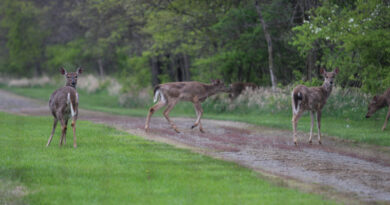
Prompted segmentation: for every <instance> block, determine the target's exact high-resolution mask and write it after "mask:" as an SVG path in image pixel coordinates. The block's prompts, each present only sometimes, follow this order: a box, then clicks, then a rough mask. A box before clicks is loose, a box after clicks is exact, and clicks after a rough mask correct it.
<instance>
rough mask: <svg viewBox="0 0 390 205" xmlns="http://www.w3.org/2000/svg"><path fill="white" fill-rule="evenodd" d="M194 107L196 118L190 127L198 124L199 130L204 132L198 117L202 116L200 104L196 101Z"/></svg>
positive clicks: (192, 127)
mask: <svg viewBox="0 0 390 205" xmlns="http://www.w3.org/2000/svg"><path fill="white" fill-rule="evenodd" d="M194 107H195V112H196V116H197V119H196V121H195V124H194V125H192V126H191V129H194V128H195V127H196V126H198V125H199V130H200V132H202V133H204V130H203V127H202V123H201V122H200V119H201V118H202V115H203V109H202V105H201V104H200V102H199V101H198V102H195V103H194Z"/></svg>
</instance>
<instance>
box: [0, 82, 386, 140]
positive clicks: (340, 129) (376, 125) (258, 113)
mask: <svg viewBox="0 0 390 205" xmlns="http://www.w3.org/2000/svg"><path fill="white" fill-rule="evenodd" d="M0 88H3V89H6V90H9V91H11V92H14V93H17V94H20V95H24V96H28V97H32V98H36V99H41V100H45V101H46V100H47V99H48V97H49V96H50V94H51V93H52V92H53V90H54V88H52V87H42V88H9V87H4V86H3V87H0ZM79 93H80V107H81V108H84V109H91V110H98V111H104V112H109V113H113V114H119V115H130V116H138V117H145V116H146V114H147V112H148V109H147V108H146V107H145V108H143V109H134V108H123V107H121V106H120V105H119V103H118V99H117V97H115V96H110V95H108V94H107V92H104V91H102V92H98V93H93V94H88V93H86V92H84V91H82V90H80V91H79ZM148 106H150V105H148ZM363 109H365V108H362V107H360V108H359V109H358V111H359V112H358V113H357V112H356V111H355V112H352V111H351V112H348V110H353V109H352V108H351V109H343V110H336V111H334V112H333V113H329V112H330V111H329V108H327V109H324V112H323V114H322V123H321V133H323V134H325V135H327V136H334V137H338V138H342V139H347V140H351V141H354V142H357V143H366V144H373V145H380V146H390V125H389V127H388V128H387V129H386V130H385V131H382V130H381V128H382V125H383V122H384V118H385V115H386V114H385V113H386V112H387V109H382V110H381V111H379V112H377V113H375V114H374V116H373V117H372V118H370V119H365V118H364V114H365V113H364V111H363ZM204 110H205V114H204V118H209V119H218V120H231V121H241V122H247V123H252V124H256V125H260V126H267V127H273V128H279V129H286V130H291V127H292V125H291V111H286V112H274V113H272V112H271V111H267V110H244V111H242V114H241V113H240V112H241V111H240V110H237V111H233V112H229V111H222V112H218V111H215V110H213V108H212V103H209V102H207V103H206V105H204ZM355 110H356V109H355ZM326 111H327V112H326ZM161 112H162V111H159V112H157V113H156V116H161ZM359 113H360V114H359ZM171 116H173V117H178V116H185V117H195V111H194V108H193V106H192V104H191V103H179V104H178V105H177V106H176V107H175V108H174V109H173V111H172V112H171ZM298 130H300V131H304V132H309V131H310V117H309V115H308V114H307V113H306V114H305V115H304V116H303V117H302V118H301V120H300V121H299V123H298ZM314 132H315V133H316V132H317V131H316V126H315V129H314ZM314 139H316V137H315V138H314ZM299 140H304V141H306V140H307V139H303V137H300V138H299Z"/></svg>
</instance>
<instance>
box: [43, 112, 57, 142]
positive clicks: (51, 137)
mask: <svg viewBox="0 0 390 205" xmlns="http://www.w3.org/2000/svg"><path fill="white" fill-rule="evenodd" d="M57 123H58V119H57V118H54V123H53V129H52V130H51V135H50V137H49V141H47V144H46V147H48V146H49V145H50V142H51V140H52V139H53V135H54V132H55V130H56V127H57Z"/></svg>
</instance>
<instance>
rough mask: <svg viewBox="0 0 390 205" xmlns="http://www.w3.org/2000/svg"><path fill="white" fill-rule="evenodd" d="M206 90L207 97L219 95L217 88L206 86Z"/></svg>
mask: <svg viewBox="0 0 390 205" xmlns="http://www.w3.org/2000/svg"><path fill="white" fill-rule="evenodd" d="M205 89H206V93H205V95H206V96H207V97H208V96H212V95H214V94H216V93H218V88H217V87H215V86H214V85H208V84H205Z"/></svg>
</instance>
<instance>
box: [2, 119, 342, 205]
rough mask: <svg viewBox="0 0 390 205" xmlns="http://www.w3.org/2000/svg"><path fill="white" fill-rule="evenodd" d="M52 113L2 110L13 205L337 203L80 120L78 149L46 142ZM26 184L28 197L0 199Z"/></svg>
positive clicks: (5, 185) (6, 189)
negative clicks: (21, 113) (24, 113)
mask: <svg viewBox="0 0 390 205" xmlns="http://www.w3.org/2000/svg"><path fill="white" fill-rule="evenodd" d="M51 124H52V119H51V118H50V117H26V116H16V115H11V114H6V113H1V112H0V130H1V132H0V156H1V157H0V198H2V199H0V202H2V204H7V203H10V202H16V204H25V203H26V204H78V205H79V204H331V203H334V202H331V201H326V200H324V199H323V198H322V197H321V196H318V195H314V194H308V193H302V192H300V191H297V190H294V189H289V188H286V187H280V186H277V185H276V184H273V183H270V182H268V181H267V180H265V179H263V178H262V177H261V176H259V174H258V173H256V172H254V171H251V170H248V169H246V168H243V167H240V166H238V165H236V164H234V163H229V162H223V161H219V160H214V159H211V158H209V157H207V156H202V155H199V154H196V153H192V152H190V151H187V150H182V149H177V148H174V147H172V146H170V145H166V144H161V143H155V142H151V141H147V140H144V139H142V138H140V137H136V136H132V135H129V134H126V133H123V132H120V131H118V130H115V129H113V128H109V127H107V126H104V125H97V124H92V123H90V122H86V121H78V123H77V127H78V128H77V135H78V148H77V149H74V148H72V134H71V133H70V132H68V137H67V144H66V145H65V146H63V147H59V146H58V142H59V134H60V133H59V129H58V130H57V132H56V135H55V137H54V138H53V141H52V144H51V145H50V147H48V148H46V147H45V144H46V141H47V139H48V136H49V132H50V129H51ZM16 185H17V186H19V187H20V186H22V187H23V189H22V190H23V193H24V197H22V196H23V194H22V196H13V197H12V196H11V197H10V196H8V197H7V198H3V197H1V196H2V194H3V195H4V193H10V189H14V188H15V187H16Z"/></svg>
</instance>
